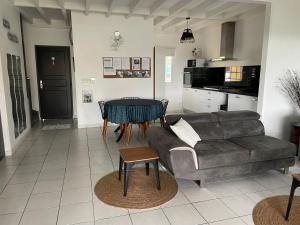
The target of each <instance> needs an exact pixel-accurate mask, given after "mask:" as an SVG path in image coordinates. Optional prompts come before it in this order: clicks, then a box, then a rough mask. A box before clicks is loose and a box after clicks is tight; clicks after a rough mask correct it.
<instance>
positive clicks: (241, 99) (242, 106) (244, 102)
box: [228, 94, 257, 112]
mask: <svg viewBox="0 0 300 225" xmlns="http://www.w3.org/2000/svg"><path fill="white" fill-rule="evenodd" d="M238 110H250V111H255V112H256V111H257V97H252V96H246V95H236V94H229V95H228V111H238Z"/></svg>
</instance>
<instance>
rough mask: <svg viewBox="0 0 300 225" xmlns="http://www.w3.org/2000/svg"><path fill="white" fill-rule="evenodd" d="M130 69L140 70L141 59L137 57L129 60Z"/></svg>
mask: <svg viewBox="0 0 300 225" xmlns="http://www.w3.org/2000/svg"><path fill="white" fill-rule="evenodd" d="M131 69H132V70H141V58H137V57H132V58H131Z"/></svg>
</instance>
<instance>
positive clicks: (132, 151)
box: [119, 147, 160, 196]
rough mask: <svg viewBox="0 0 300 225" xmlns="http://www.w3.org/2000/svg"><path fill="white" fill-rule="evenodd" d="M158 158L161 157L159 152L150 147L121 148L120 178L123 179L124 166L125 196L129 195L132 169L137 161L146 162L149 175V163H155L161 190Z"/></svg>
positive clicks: (158, 187)
mask: <svg viewBox="0 0 300 225" xmlns="http://www.w3.org/2000/svg"><path fill="white" fill-rule="evenodd" d="M158 160H159V157H158V155H157V153H156V152H155V151H154V150H153V149H151V148H149V147H137V148H124V149H120V162H119V180H121V174H122V171H123V166H124V196H127V189H128V179H129V172H130V169H131V168H132V167H133V166H134V164H135V163H140V162H144V163H145V164H146V175H147V176H148V175H149V163H151V164H153V166H154V172H155V177H156V185H157V189H158V190H160V178H159V168H158Z"/></svg>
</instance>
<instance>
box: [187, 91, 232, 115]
mask: <svg viewBox="0 0 300 225" xmlns="http://www.w3.org/2000/svg"><path fill="white" fill-rule="evenodd" d="M182 102H183V109H185V110H188V111H192V112H217V111H219V110H220V106H221V105H223V104H226V93H222V92H217V91H209V90H202V89H194V88H184V89H183V100H182Z"/></svg>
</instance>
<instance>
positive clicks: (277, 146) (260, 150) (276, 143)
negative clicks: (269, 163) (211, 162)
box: [230, 136, 296, 162]
mask: <svg viewBox="0 0 300 225" xmlns="http://www.w3.org/2000/svg"><path fill="white" fill-rule="evenodd" d="M230 141H232V142H233V143H235V144H237V145H239V146H241V147H244V148H247V149H249V151H250V160H251V161H252V162H255V161H264V160H272V159H282V158H289V157H294V156H295V155H296V146H295V145H294V144H292V143H290V142H287V141H283V140H280V139H277V138H273V137H269V136H252V137H240V138H232V139H230Z"/></svg>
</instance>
